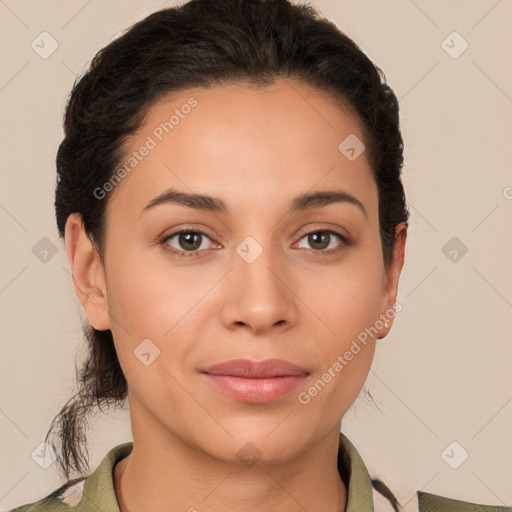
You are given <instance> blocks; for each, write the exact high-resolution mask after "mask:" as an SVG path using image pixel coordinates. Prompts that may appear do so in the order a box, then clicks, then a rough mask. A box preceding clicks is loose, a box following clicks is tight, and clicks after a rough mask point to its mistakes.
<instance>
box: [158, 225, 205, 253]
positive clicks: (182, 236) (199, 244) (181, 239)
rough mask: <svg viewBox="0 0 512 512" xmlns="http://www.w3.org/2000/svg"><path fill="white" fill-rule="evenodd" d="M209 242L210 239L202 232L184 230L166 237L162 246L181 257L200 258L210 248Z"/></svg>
mask: <svg viewBox="0 0 512 512" xmlns="http://www.w3.org/2000/svg"><path fill="white" fill-rule="evenodd" d="M209 240H210V237H209V236H208V235H207V234H206V233H203V232H202V231H196V230H183V231H177V232H176V233H172V234H171V235H169V236H166V237H165V238H164V239H163V240H162V245H163V246H164V248H165V249H166V250H167V251H169V252H171V253H173V254H177V255H179V256H200V255H201V252H202V251H204V250H208V249H209V248H210V247H209V245H210V244H209V243H208V241H209ZM171 241H172V242H173V243H170V242H171ZM210 242H211V241H210Z"/></svg>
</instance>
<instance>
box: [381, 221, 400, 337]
mask: <svg viewBox="0 0 512 512" xmlns="http://www.w3.org/2000/svg"><path fill="white" fill-rule="evenodd" d="M406 239H407V226H406V225H405V223H404V222H401V223H400V224H398V225H397V227H396V230H395V243H394V246H393V262H392V263H391V265H390V267H389V268H388V269H387V270H386V272H385V273H384V278H383V286H382V306H381V308H382V309H381V319H382V322H383V324H384V327H383V329H381V332H380V333H379V335H378V337H377V338H378V339H382V338H384V337H386V336H387V335H388V333H389V331H390V330H391V326H392V325H393V321H394V318H395V311H394V310H395V303H396V296H397V293H398V281H399V278H400V273H401V271H402V268H403V265H404V259H405V242H406Z"/></svg>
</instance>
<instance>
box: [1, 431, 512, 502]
mask: <svg viewBox="0 0 512 512" xmlns="http://www.w3.org/2000/svg"><path fill="white" fill-rule="evenodd" d="M132 448H133V441H130V442H128V443H124V444H120V445H118V446H116V447H114V448H112V449H111V450H110V451H109V452H108V453H107V455H106V456H105V458H104V459H103V460H102V461H101V462H100V464H99V465H98V467H97V468H96V469H95V470H94V471H93V473H92V474H90V475H89V476H88V477H86V478H85V479H83V480H82V481H80V482H79V483H77V484H74V485H70V486H66V485H64V486H62V487H60V488H58V489H56V490H55V491H53V492H52V493H51V494H49V495H48V496H46V497H45V498H43V499H41V500H39V501H37V502H35V503H32V504H27V505H23V506H21V507H17V508H14V509H12V510H11V511H10V512H61V511H62V512H65V511H68V512H120V511H119V505H118V502H117V499H116V494H115V491H114V480H113V472H114V467H115V465H116V463H117V462H119V461H120V460H121V459H123V458H124V457H126V456H127V455H129V454H130V453H131V451H132ZM338 470H339V472H340V475H341V477H342V479H343V481H344V482H345V484H346V486H347V491H348V492H347V504H346V512H380V510H384V509H383V508H382V507H381V509H376V508H375V506H374V503H375V502H374V497H375V496H376V491H375V490H374V489H373V487H372V483H371V479H370V475H369V474H368V471H367V469H366V466H365V465H364V462H363V460H362V459H361V457H360V455H359V453H358V452H357V450H356V448H355V447H354V445H353V444H352V443H351V442H350V441H349V440H348V438H347V437H346V436H345V435H344V434H343V433H340V448H339V451H338ZM347 482H348V484H347ZM416 496H417V499H418V510H419V512H512V507H506V506H505V507H502V506H494V505H480V504H477V503H470V502H467V501H460V500H455V499H451V498H446V497H443V496H438V495H436V494H430V493H428V492H423V491H417V492H416ZM379 500H380V501H381V498H380V497H379ZM386 503H387V505H386V512H388V510H389V511H392V510H393V507H392V506H391V504H390V503H389V502H387V501H386Z"/></svg>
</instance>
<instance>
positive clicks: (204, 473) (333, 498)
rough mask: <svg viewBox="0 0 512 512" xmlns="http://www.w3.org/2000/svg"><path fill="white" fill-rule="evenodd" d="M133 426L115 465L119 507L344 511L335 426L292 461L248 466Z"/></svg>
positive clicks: (131, 510)
mask: <svg viewBox="0 0 512 512" xmlns="http://www.w3.org/2000/svg"><path fill="white" fill-rule="evenodd" d="M133 427H134V426H133V425H132V430H133V433H134V436H133V437H134V443H133V450H132V452H131V454H130V455H129V456H128V457H126V458H125V459H123V460H122V461H120V462H119V463H118V464H117V465H116V466H115V469H114V486H115V492H116V496H117V500H118V503H119V508H120V511H121V512H135V511H137V512H146V511H150V510H159V511H162V512H166V511H169V512H171V511H176V510H184V511H188V512H197V511H200V512H215V511H219V510H222V511H225V512H235V511H236V512H267V511H268V510H286V511H287V512H304V510H310V511H313V510H322V511H324V512H344V511H345V509H346V500H347V491H346V486H345V484H344V482H343V481H342V479H341V477H340V475H339V473H338V469H337V453H338V451H337V447H338V442H339V426H338V427H337V428H336V429H333V431H332V432H329V434H328V435H326V436H325V437H324V438H323V439H321V440H320V441H319V442H318V443H317V444H315V445H314V446H313V447H311V448H310V449H306V450H305V451H304V452H303V453H301V454H300V455H299V456H297V457H295V458H293V460H286V461H284V462H281V463H274V464H271V463H268V464H261V465H260V464H255V465H253V466H250V467H246V466H244V465H242V464H236V463H234V462H233V463H229V462H225V461H223V460H219V459H217V458H215V457H212V456H211V455H209V454H206V453H205V452H204V451H201V450H199V449H197V448H196V449H194V447H193V446H190V445H188V444H187V443H184V442H183V441H181V440H180V439H177V438H176V437H173V438H172V439H170V438H169V434H167V438H166V441H167V442H165V440H164V439H163V438H158V437H157V438H149V436H148V435H146V434H145V435H142V436H137V435H136V434H137V432H138V431H137V429H136V428H133ZM141 432H142V430H141ZM145 432H147V430H146V431H145Z"/></svg>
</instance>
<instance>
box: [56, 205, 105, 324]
mask: <svg viewBox="0 0 512 512" xmlns="http://www.w3.org/2000/svg"><path fill="white" fill-rule="evenodd" d="M64 240H65V243H66V252H67V255H68V260H69V264H70V267H71V274H72V276H73V284H74V287H75V293H76V294H77V296H78V298H79V300H80V302H81V304H82V307H83V309H84V312H85V314H86V316H87V320H88V321H89V323H90V324H91V325H92V327H94V328H95V329H98V330H100V331H103V330H107V329H110V320H109V314H108V302H107V293H106V280H105V271H104V268H103V264H102V263H101V260H100V257H99V254H98V252H97V251H96V249H95V248H94V247H93V245H92V243H91V241H90V240H89V237H88V236H87V233H86V231H85V228H84V225H83V220H82V217H81V215H80V214H79V213H72V214H71V215H70V216H69V217H68V219H67V221H66V228H65V234H64Z"/></svg>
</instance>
